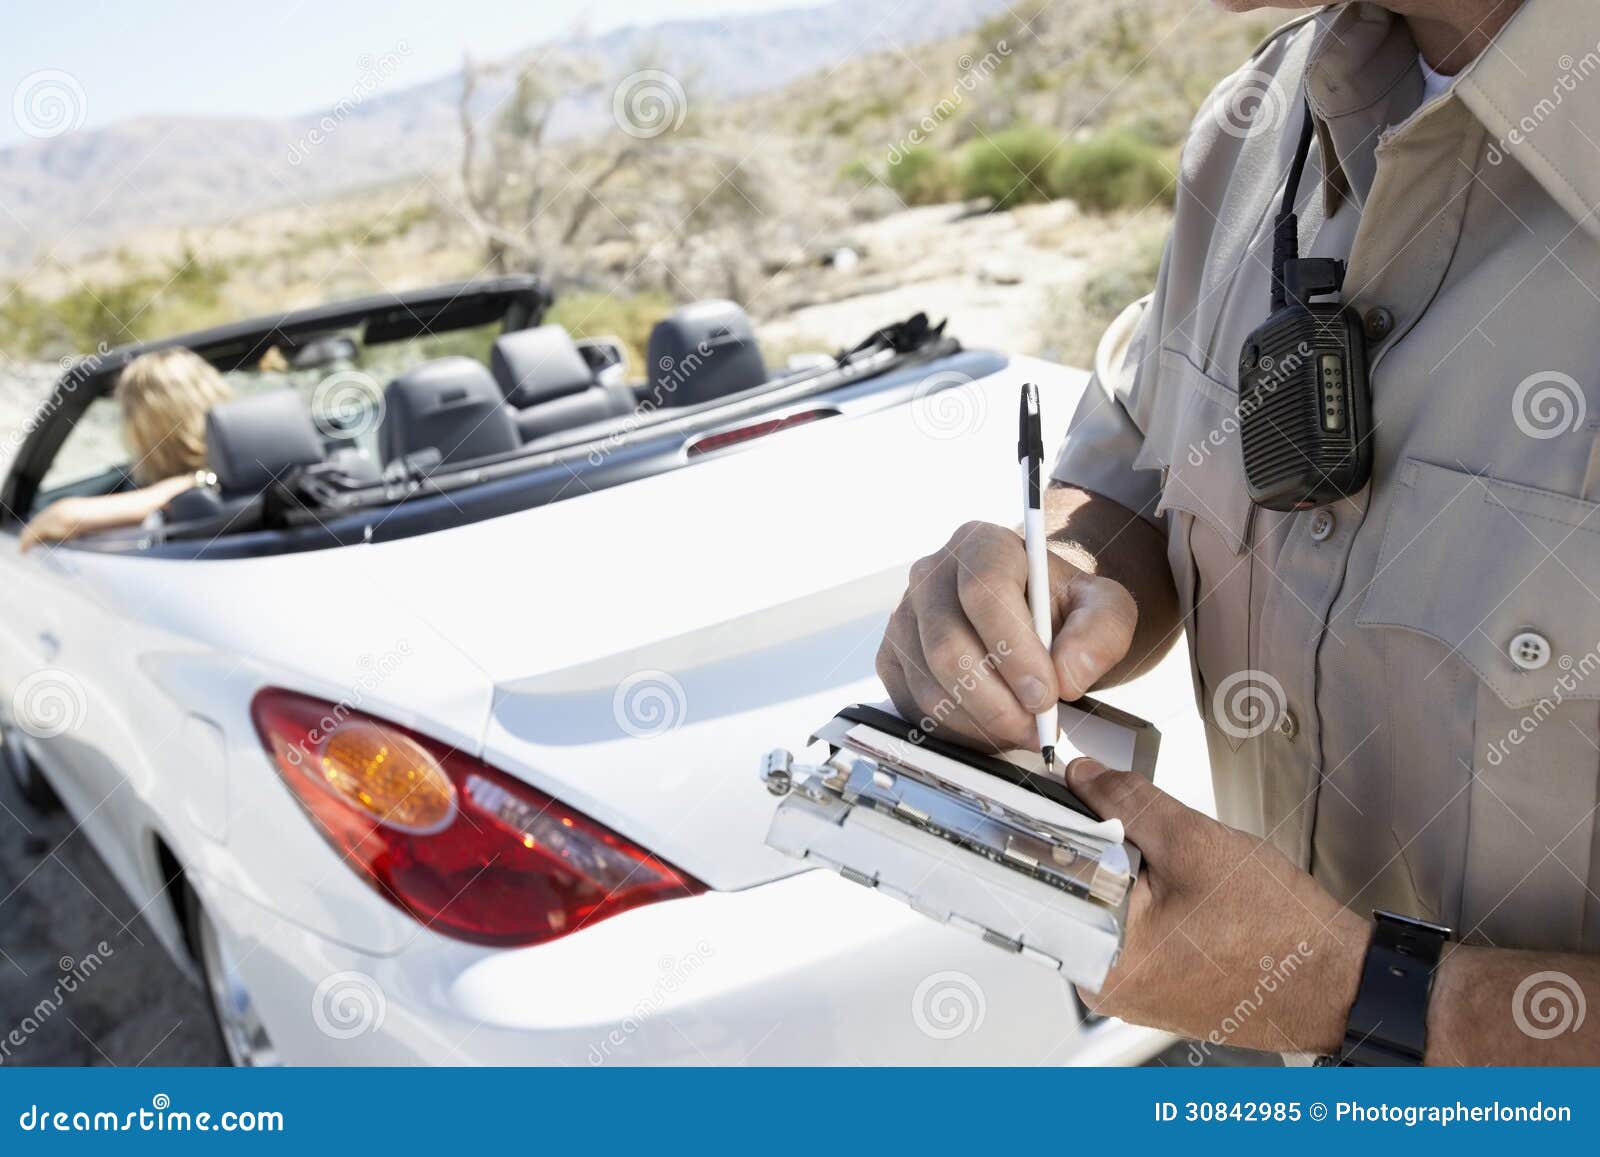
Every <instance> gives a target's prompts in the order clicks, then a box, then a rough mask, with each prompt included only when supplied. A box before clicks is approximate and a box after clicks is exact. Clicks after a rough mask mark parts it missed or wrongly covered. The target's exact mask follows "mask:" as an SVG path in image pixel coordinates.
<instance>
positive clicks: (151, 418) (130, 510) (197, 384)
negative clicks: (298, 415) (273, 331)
mask: <svg viewBox="0 0 1600 1157" xmlns="http://www.w3.org/2000/svg"><path fill="white" fill-rule="evenodd" d="M232 396H233V391H232V390H230V389H229V388H228V384H227V383H226V382H225V381H223V380H222V375H221V374H219V373H217V371H216V370H214V369H212V368H211V366H210V365H209V364H208V363H207V362H206V361H205V360H204V359H203V358H201V357H200V356H199V355H197V354H195V353H193V352H192V351H190V350H186V349H181V348H179V349H167V350H156V351H154V352H153V353H147V354H141V355H140V356H139V357H137V358H134V359H133V361H131V362H129V363H128V364H127V365H126V366H125V367H124V368H123V370H122V374H121V376H120V377H119V378H118V379H117V388H116V399H117V402H118V403H119V404H120V405H121V407H122V441H123V444H124V445H125V446H126V447H127V449H128V456H129V458H130V460H131V461H132V466H131V467H130V472H131V473H132V475H133V478H134V481H136V482H138V483H141V488H140V489H138V490H130V491H126V492H124V493H120V494H100V495H87V496H75V497H69V498H61V499H57V500H56V501H55V502H52V503H51V504H50V505H49V506H47V507H45V508H44V509H43V510H41V511H40V512H39V513H38V514H37V515H35V516H34V518H33V520H32V521H31V522H29V523H28V525H27V526H25V527H23V530H22V539H21V541H20V543H19V545H20V548H21V549H22V550H24V551H26V550H30V549H32V548H33V547H35V546H37V545H39V544H40V543H47V542H65V541H67V540H68V539H72V538H77V537H79V536H80V535H85V534H93V533H95V532H97V531H101V530H114V529H116V528H118V527H124V526H138V525H139V524H140V523H142V522H144V520H145V519H147V518H149V517H150V516H151V515H152V514H154V513H155V512H156V511H158V510H160V509H161V508H162V507H163V506H165V505H166V504H167V503H169V502H171V501H172V500H173V499H174V498H176V497H177V496H178V495H179V494H182V493H183V492H184V491H185V490H188V489H190V488H191V487H194V486H199V485H202V484H204V483H205V481H206V478H207V473H206V469H205V466H206V415H207V414H208V413H210V411H211V407H212V406H214V405H216V404H217V403H218V402H223V401H226V400H227V399H229V398H230V397H232Z"/></svg>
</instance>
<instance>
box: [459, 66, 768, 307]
mask: <svg viewBox="0 0 1600 1157" xmlns="http://www.w3.org/2000/svg"><path fill="white" fill-rule="evenodd" d="M652 58H656V59H659V54H658V53H646V54H644V55H643V56H642V57H641V59H640V60H639V61H638V64H639V67H636V68H634V69H633V70H632V71H630V72H629V73H628V74H627V75H626V76H624V77H622V78H621V79H620V80H618V81H609V80H608V79H607V78H606V75H605V69H604V68H603V66H602V65H601V64H600V63H599V62H598V61H596V60H595V59H593V58H591V57H587V56H584V55H581V54H578V53H574V52H544V53H538V54H534V55H530V56H526V57H522V58H519V59H516V60H513V61H509V62H506V63H503V64H493V63H484V62H478V61H473V60H471V59H469V60H467V61H466V63H465V65H464V66H463V69H462V76H463V80H462V86H461V95H460V101H459V104H458V109H457V113H458V119H459V124H460V130H461V158H460V174H459V176H460V181H461V186H462V190H463V200H464V206H463V215H464V216H465V217H466V219H467V222H468V224H469V225H470V226H471V228H472V229H473V230H474V232H475V233H476V234H477V235H478V237H479V238H480V240H481V242H482V244H483V246H484V254H485V257H486V259H487V261H488V263H489V265H490V267H491V268H493V269H494V270H496V271H497V272H506V271H509V270H513V269H523V270H529V271H532V272H536V273H539V274H541V275H543V276H546V277H549V278H552V279H553V280H558V281H565V282H569V283H571V282H575V281H577V282H582V281H593V280H594V274H595V272H596V270H595V268H594V265H593V261H594V257H593V251H594V248H595V244H596V243H597V242H599V241H601V240H621V241H623V242H625V245H624V246H623V248H624V250H625V251H626V252H627V253H628V254H629V256H628V257H627V258H626V259H625V260H624V261H623V262H622V265H623V269H622V271H621V272H622V273H623V274H624V277H625V279H627V280H630V281H632V282H634V283H636V284H638V285H641V286H643V285H650V286H652V287H657V288H662V289H665V290H666V291H667V292H668V293H669V294H671V295H672V296H684V295H686V294H692V293H700V292H704V291H708V290H710V291H714V292H718V293H730V294H733V293H736V291H737V290H739V289H740V288H742V287H743V279H744V270H746V269H747V268H748V267H749V266H750V264H751V263H752V261H753V260H754V253H755V250H756V248H757V246H758V244H759V240H760V233H761V228H762V225H763V223H764V222H765V221H766V220H767V219H768V218H769V216H770V211H769V207H768V205H767V199H766V197H765V195H764V193H763V191H762V190H763V187H764V186H763V181H762V178H761V176H760V173H759V169H758V167H756V166H753V165H752V164H751V163H750V159H749V158H748V157H747V156H745V155H743V154H742V153H741V151H740V150H739V149H736V148H729V147H727V146H725V145H721V144H718V143H716V142H714V141H713V139H712V134H711V133H708V132H707V131H706V121H705V118H704V117H703V116H702V115H701V109H702V105H703V104H707V103H709V102H702V101H701V100H699V99H698V98H696V99H691V97H690V94H689V92H688V91H686V89H685V86H684V84H683V82H682V80H680V78H679V77H678V76H675V75H673V74H671V73H668V72H666V71H663V70H661V69H659V68H655V67H650V66H649V61H650V60H651V59H652ZM491 92H495V93H496V94H498V93H504V95H503V97H501V98H500V103H499V104H498V106H497V107H496V108H495V109H494V110H493V111H492V112H490V113H487V114H486V113H485V111H484V110H483V109H482V108H480V107H477V106H479V105H481V104H482V103H483V101H484V98H485V97H486V96H487V95H488V94H489V93H491ZM596 102H598V103H599V104H600V105H601V106H603V107H604V109H605V111H606V112H607V113H608V114H609V116H608V118H607V119H606V120H605V121H604V122H603V125H602V127H600V128H599V129H597V130H595V131H592V132H589V133H576V132H574V131H572V130H574V129H575V128H580V127H581V126H582V117H583V114H584V113H588V114H590V116H591V117H592V114H593V111H594V105H595V103H596ZM722 127H723V128H725V127H726V126H722Z"/></svg>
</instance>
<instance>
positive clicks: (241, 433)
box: [206, 390, 322, 495]
mask: <svg viewBox="0 0 1600 1157" xmlns="http://www.w3.org/2000/svg"><path fill="white" fill-rule="evenodd" d="M321 461H322V439H321V438H320V437H319V436H318V435H317V427H316V423H314V422H313V421H312V420H311V411H310V410H309V409H308V408H307V407H306V404H305V402H304V401H303V400H301V397H300V395H299V394H297V393H295V392H294V391H293V390H272V391H270V392H268V393H264V394H248V395H246V396H245V397H242V398H231V399H229V400H228V401H226V402H219V403H218V404H217V405H215V406H212V407H211V412H210V413H209V414H207V415H206V463H207V464H208V465H209V466H210V468H211V472H212V473H213V474H215V475H216V476H217V486H218V487H219V488H220V489H221V491H222V493H223V494H224V495H237V494H254V493H258V492H259V491H262V490H265V489H266V488H267V487H268V486H269V485H270V484H271V483H272V482H273V481H275V480H276V479H279V478H282V477H283V476H284V475H285V474H287V473H288V472H289V471H290V470H291V469H293V468H294V467H296V466H309V465H311V464H312V463H314V462H321Z"/></svg>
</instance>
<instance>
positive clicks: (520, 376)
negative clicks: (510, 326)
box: [489, 325, 595, 410]
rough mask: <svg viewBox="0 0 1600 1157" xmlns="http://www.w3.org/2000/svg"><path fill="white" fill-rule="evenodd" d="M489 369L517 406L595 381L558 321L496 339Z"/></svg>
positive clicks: (561, 395)
mask: <svg viewBox="0 0 1600 1157" xmlns="http://www.w3.org/2000/svg"><path fill="white" fill-rule="evenodd" d="M489 369H490V370H492V371H493V373H494V380H495V381H497V382H499V383H500V390H501V392H502V393H504V394H505V396H506V401H508V402H510V403H511V404H512V405H513V406H515V407H516V408H517V409H519V410H525V409H527V408H528V407H529V406H536V405H538V404H539V403H540V402H548V401H551V400H552V399H554V398H560V397H565V396H566V395H567V394H575V393H577V392H578V391H579V390H586V389H588V388H589V387H590V386H592V385H594V384H595V379H594V370H592V369H590V368H589V363H588V362H587V361H585V360H584V356H583V354H581V353H580V352H579V351H578V346H577V343H575V342H574V341H573V340H572V335H571V334H569V333H568V332H567V331H566V330H565V329H563V328H561V327H560V326H559V325H541V326H537V327H535V328H533V329H520V330H517V331H516V332H514V333H508V334H505V335H503V336H502V337H500V338H499V339H497V340H496V341H495V343H494V348H493V349H491V350H490V351H489Z"/></svg>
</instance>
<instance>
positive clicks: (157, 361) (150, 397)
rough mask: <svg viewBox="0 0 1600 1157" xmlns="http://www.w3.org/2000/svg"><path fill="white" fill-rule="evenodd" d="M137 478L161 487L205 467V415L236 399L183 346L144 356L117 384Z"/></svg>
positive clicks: (201, 360) (125, 437)
mask: <svg viewBox="0 0 1600 1157" xmlns="http://www.w3.org/2000/svg"><path fill="white" fill-rule="evenodd" d="M116 396H117V401H118V402H119V403H120V404H121V406H122V441H123V443H124V444H125V445H126V446H127V448H128V453H129V454H130V455H132V458H133V476H134V478H135V479H136V480H137V481H139V482H142V483H145V484H149V483H152V482H159V481H161V480H162V479H163V478H173V477H176V476H177V475H179V474H187V473H189V472H191V471H194V470H199V469H201V468H202V467H204V466H205V464H206V415H207V414H208V413H210V411H211V407H212V406H214V405H216V404H217V403H218V402H224V401H227V400H228V399H229V398H231V397H232V396H233V391H232V390H230V389H229V388H228V383H227V382H225V381H223V380H222V375H221V374H219V373H217V371H216V370H214V369H212V368H211V366H210V365H209V364H208V363H207V362H206V361H205V359H204V358H202V357H200V356H199V355H198V354H196V353H194V352H192V351H190V350H186V349H183V348H181V347H179V348H175V349H167V350H156V351H154V352H152V353H147V354H140V355H139V356H138V357H136V358H134V359H133V360H132V361H131V362H129V363H128V364H127V366H125V367H124V368H123V371H122V375H121V376H120V377H119V378H118V379H117V392H116Z"/></svg>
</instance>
